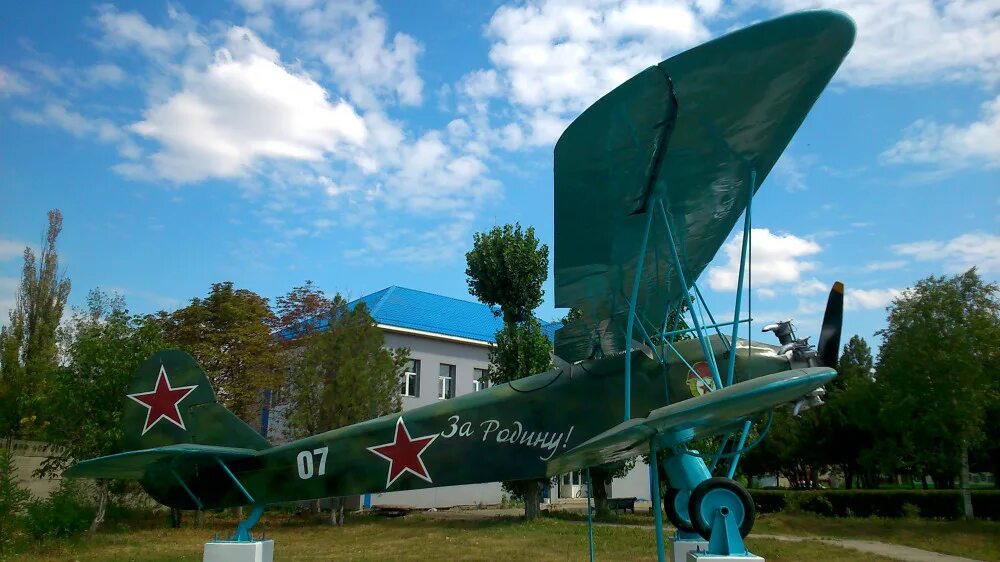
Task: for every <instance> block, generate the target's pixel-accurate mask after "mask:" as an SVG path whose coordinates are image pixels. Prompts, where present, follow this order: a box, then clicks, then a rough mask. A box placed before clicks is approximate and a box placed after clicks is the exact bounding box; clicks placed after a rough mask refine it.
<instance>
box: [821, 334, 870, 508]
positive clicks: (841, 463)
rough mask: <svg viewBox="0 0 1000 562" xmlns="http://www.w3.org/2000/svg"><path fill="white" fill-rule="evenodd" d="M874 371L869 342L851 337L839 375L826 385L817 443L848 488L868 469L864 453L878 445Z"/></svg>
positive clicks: (843, 354) (840, 365)
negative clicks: (876, 440) (865, 465)
mask: <svg viewBox="0 0 1000 562" xmlns="http://www.w3.org/2000/svg"><path fill="white" fill-rule="evenodd" d="M873 371H874V360H873V359H872V352H871V348H870V347H869V346H868V343H867V342H866V341H865V340H864V339H863V338H862V337H861V336H858V335H855V336H853V337H851V339H850V341H848V342H847V345H845V346H844V351H843V353H842V354H841V356H840V361H839V363H838V364H837V378H836V379H834V380H833V381H832V382H831V383H830V384H828V385H826V389H827V396H826V404H825V405H824V406H823V407H822V408H820V409H819V410H818V415H819V426H820V427H819V435H817V436H815V437H816V438H817V441H818V442H817V443H816V445H817V446H818V448H819V449H820V450H821V451H822V452H823V453H824V454H825V455H824V456H825V459H826V461H827V462H828V463H829V464H831V465H835V466H837V467H839V468H840V470H841V472H842V473H843V475H844V484H845V487H846V488H847V489H851V488H852V487H853V486H854V479H855V476H857V475H859V473H860V472H862V471H864V470H865V469H864V468H863V466H862V464H861V459H862V455H863V454H864V453H865V452H866V451H868V450H869V449H871V448H873V447H874V446H875V438H876V433H875V432H876V431H877V429H878V410H879V404H878V402H877V399H876V395H875V381H874V378H873V376H872V374H873ZM872 468H874V467H869V469H868V471H869V472H870V471H871V469H872Z"/></svg>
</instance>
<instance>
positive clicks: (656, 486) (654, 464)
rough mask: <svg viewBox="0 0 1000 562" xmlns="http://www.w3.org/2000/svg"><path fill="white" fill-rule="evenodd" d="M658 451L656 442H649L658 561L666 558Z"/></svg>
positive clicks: (650, 487) (651, 490) (662, 561)
mask: <svg viewBox="0 0 1000 562" xmlns="http://www.w3.org/2000/svg"><path fill="white" fill-rule="evenodd" d="M658 457H659V452H658V451H657V450H656V444H655V443H653V442H652V441H650V442H649V492H650V494H649V495H650V497H651V498H652V499H653V506H652V509H653V520H654V521H655V522H656V559H657V560H658V561H659V562H664V560H666V557H667V555H666V552H665V550H664V546H663V502H662V501H661V500H660V467H659V459H658Z"/></svg>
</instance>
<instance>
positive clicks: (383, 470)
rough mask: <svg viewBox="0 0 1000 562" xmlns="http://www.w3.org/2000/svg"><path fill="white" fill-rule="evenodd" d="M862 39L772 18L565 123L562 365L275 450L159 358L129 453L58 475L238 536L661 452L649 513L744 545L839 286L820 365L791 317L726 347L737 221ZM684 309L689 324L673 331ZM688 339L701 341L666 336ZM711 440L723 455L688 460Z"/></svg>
mask: <svg viewBox="0 0 1000 562" xmlns="http://www.w3.org/2000/svg"><path fill="white" fill-rule="evenodd" d="M853 40H854V25H853V23H852V22H851V20H850V18H848V17H847V16H846V15H844V14H842V13H840V12H830V11H810V12H800V13H795V14H791V15H787V16H783V17H779V18H777V19H774V20H770V21H766V22H763V23H760V24H757V25H754V26H751V27H748V28H746V29H742V30H739V31H736V32H733V33H730V34H728V35H725V36H723V37H720V38H718V39H715V40H713V41H710V42H708V43H705V44H703V45H700V46H698V47H695V48H693V49H691V50H689V51H686V52H683V53H681V54H679V55H676V56H674V57H672V58H670V59H667V60H665V61H663V62H661V63H660V64H658V65H655V66H652V67H650V68H647V69H646V70H644V71H642V72H640V73H639V74H637V75H636V76H634V77H632V78H631V79H629V80H628V81H626V82H625V83H623V84H621V85H620V86H618V87H617V88H615V89H614V90H612V91H611V92H610V93H608V94H607V95H605V96H604V97H602V98H601V99H600V100H598V101H597V102H596V103H594V104H593V105H592V106H591V107H590V108H589V109H587V110H586V111H585V112H583V114H581V115H580V116H579V117H578V118H577V119H576V120H575V121H574V122H573V123H572V124H570V125H569V127H568V128H567V129H566V131H565V132H564V133H563V135H562V137H561V138H560V139H559V141H558V143H557V144H556V147H555V227H556V229H555V248H554V250H555V298H556V305H557V306H560V307H573V308H575V309H577V310H579V311H581V312H582V317H581V318H580V319H579V320H578V321H576V322H574V323H571V324H569V325H567V326H565V327H563V328H562V329H561V330H560V331H559V332H558V333H557V335H556V348H555V354H556V356H557V361H556V363H557V365H558V368H556V369H554V370H551V371H549V372H545V373H540V374H537V375H533V376H530V377H527V378H524V379H521V380H518V381H514V382H511V383H508V384H502V385H497V386H494V387H492V388H489V389H486V390H484V391H480V392H476V393H472V394H468V395H464V396H460V397H457V398H453V399H450V400H446V401H440V402H438V403H436V404H432V405H429V406H424V407H421V408H416V409H413V410H408V411H406V412H403V413H400V414H393V415H390V416H385V417H382V418H378V419H374V420H370V421H366V422H363V423H359V424H356V425H352V426H349V427H344V428H341V429H337V430H334V431H329V432H326V433H322V434H319V435H315V436H312V437H308V438H305V439H301V440H298V441H294V442H291V443H287V444H283V445H279V446H272V445H271V443H269V442H268V441H267V440H266V439H265V438H264V437H262V436H261V435H259V434H258V433H257V432H256V431H254V430H253V429H252V428H250V427H249V426H247V425H246V424H244V423H243V422H242V421H240V420H239V419H238V418H237V417H236V416H235V415H233V414H232V413H230V412H229V411H227V410H226V409H225V408H224V407H222V406H221V405H220V404H219V403H218V402H217V399H216V396H215V393H214V392H213V390H212V387H211V385H210V384H209V382H208V379H207V378H206V376H205V374H204V372H203V371H202V370H201V369H200V368H199V366H198V365H197V364H196V363H195V361H194V360H193V359H192V358H191V357H190V356H188V355H187V354H186V353H184V352H182V351H177V350H171V351H164V352H161V353H157V354H156V355H154V356H153V357H152V358H150V359H149V360H148V361H147V362H146V363H145V364H144V365H143V366H142V367H141V368H140V369H139V371H138V372H137V373H136V375H135V378H134V379H133V380H132V381H131V383H130V385H129V388H128V391H127V396H126V397H124V400H125V404H126V407H125V410H124V414H123V423H124V424H125V445H126V452H123V453H120V454H116V455H111V456H107V457H101V458H96V459H91V460H86V461H83V462H80V463H78V464H76V465H74V466H73V467H71V468H70V469H69V470H68V471H67V472H66V476H80V477H91V478H131V479H137V480H139V481H140V482H141V484H142V486H143V487H144V488H145V489H146V491H147V492H149V494H150V495H151V496H152V497H154V498H155V499H156V500H157V501H159V502H161V503H163V504H165V505H168V506H172V507H177V508H181V509H203V508H220V507H227V506H239V505H253V506H254V507H255V509H254V511H253V512H252V514H251V516H250V518H249V519H248V520H247V521H245V522H243V523H241V525H240V528H239V529H238V533H237V535H238V538H244V539H245V538H248V537H249V529H250V527H251V526H252V525H253V524H254V523H255V522H256V520H257V518H259V516H260V513H261V512H262V510H263V507H264V506H265V505H267V504H272V503H278V502H289V501H298V500H309V499H314V498H324V497H332V496H347V495H355V494H364V493H377V492H384V491H396V490H407V489H415V488H428V487H434V486H450V485H456V484H472V483H479V482H495V481H499V480H520V479H544V478H549V477H552V476H554V475H558V474H563V473H566V472H570V471H575V470H581V469H586V468H587V467H592V466H597V465H600V464H603V463H606V462H611V461H616V460H620V459H625V458H629V457H633V456H636V455H638V454H641V453H654V454H652V455H651V456H650V459H651V467H650V469H651V470H650V479H651V495H652V497H653V500H654V502H655V503H654V505H657V504H659V503H660V497H659V496H660V485H659V481H660V479H661V478H662V477H665V478H666V479H667V482H668V484H669V486H668V492H667V495H666V498H664V500H665V501H664V504H665V508H666V512H667V515H668V517H669V518H670V519H671V521H672V522H673V523H674V524H675V525H676V526H677V527H678V528H679V529H681V530H683V531H690V532H697V533H699V534H701V535H702V536H703V537H705V538H706V539H708V538H709V537H711V536H713V534H718V533H713V529H714V528H718V525H720V524H721V525H723V526H725V525H728V526H729V527H728V528H730V529H738V531H739V535H741V536H745V535H746V534H747V533H748V532H749V531H750V528H751V527H752V525H753V520H754V513H755V509H754V505H753V501H752V500H751V499H750V497H749V494H748V493H747V492H746V490H745V489H743V487H742V486H741V485H739V484H738V483H737V482H735V481H734V480H732V477H733V473H734V471H735V469H736V465H737V464H738V462H739V456H740V455H741V454H742V453H743V452H744V451H745V450H746V449H747V448H748V447H750V446H753V443H750V444H748V443H747V437H748V433H749V430H750V426H751V422H753V421H755V420H758V419H763V418H764V416H766V415H768V413H771V414H773V410H774V408H776V407H778V406H781V405H785V404H791V405H792V407H794V408H795V410H796V412H797V411H799V410H801V409H802V408H806V407H810V406H813V405H816V404H818V403H820V402H821V400H820V397H821V395H822V386H823V384H824V383H826V382H827V381H829V380H831V379H832V378H834V377H835V376H836V372H835V371H834V370H833V368H832V367H833V366H834V365H835V364H836V361H837V350H838V347H839V340H840V324H841V318H842V309H843V286H842V285H840V284H839V283H837V284H835V285H834V288H833V290H832V291H831V293H830V297H829V299H828V303H827V310H826V315H825V317H824V320H823V331H822V333H821V335H820V339H819V341H818V350H814V349H813V348H812V346H810V345H809V342H808V338H804V339H796V337H795V334H794V332H793V331H792V328H791V324H790V323H789V322H787V321H786V322H779V323H777V324H774V325H771V326H768V327H767V328H765V329H766V330H771V331H774V332H775V334H776V335H777V336H778V339H779V342H778V343H779V345H777V346H776V345H768V344H764V343H759V342H755V341H751V340H749V339H743V338H739V337H737V329H738V328H739V327H740V326H741V325H742V324H747V326H749V320H750V319H749V318H744V319H740V318H739V314H740V311H741V295H742V288H743V285H744V278H745V277H749V276H750V275H751V273H752V271H747V269H748V268H747V249H748V246H749V243H750V236H751V230H750V225H751V221H750V218H751V213H750V210H751V208H750V205H751V202H752V198H753V195H754V193H755V192H756V190H757V189H758V187H759V185H760V183H761V182H763V181H764V179H765V178H766V177H767V174H768V172H770V170H771V168H772V167H773V166H774V163H775V162H776V161H777V159H778V157H779V156H780V154H781V153H782V151H783V150H784V148H785V146H786V145H787V144H788V142H789V141H790V140H791V138H792V135H793V134H794V133H795V131H796V130H797V129H798V127H799V125H800V124H801V123H802V121H803V120H804V119H805V116H806V114H807V113H808V111H809V110H810V108H811V107H812V105H813V104H814V103H815V101H816V100H817V98H818V97H819V95H820V93H821V92H822V91H823V89H824V88H825V87H826V85H827V84H828V82H829V81H830V80H831V78H832V77H833V75H834V73H835V72H836V70H837V68H838V67H839V66H840V64H841V62H842V61H843V59H844V57H845V56H846V55H847V52H848V51H849V49H850V47H851V45H852V43H853ZM740 215H744V222H743V233H744V235H743V238H742V244H743V246H742V257H741V264H740V270H739V272H738V283H737V292H736V295H737V298H736V305H735V310H734V313H733V320H732V321H730V322H716V321H715V319H714V316H712V315H711V312H710V311H708V310H707V306H705V303H704V300H703V299H702V298H701V293H700V290H699V289H698V287H697V285H696V284H695V280H696V279H697V278H698V277H699V276H700V275H701V273H702V272H703V270H704V269H705V267H706V266H707V264H708V263H709V261H710V260H711V259H712V258H713V256H715V254H716V252H717V251H718V249H719V248H720V247H721V245H722V244H723V242H724V241H725V240H726V238H727V236H728V235H729V233H730V232H731V231H732V230H733V228H734V226H735V225H736V223H737V220H738V219H739V216H740ZM685 311H686V312H687V314H689V318H690V319H689V324H690V325H693V326H694V327H693V328H690V329H683V330H678V329H676V327H675V324H674V321H675V320H676V319H677V318H680V317H682V316H683V314H684V313H685ZM705 313H707V314H708V315H709V316H708V320H707V321H706V320H705V318H704V314H705ZM748 329H749V328H748ZM709 331H714V334H711V335H710V334H709ZM724 331H725V332H728V333H723V332H724ZM683 332H686V333H691V334H693V335H694V336H695V338H694V339H688V340H683V341H675V338H676V337H677V336H678V335H679V334H680V333H683ZM764 432H765V433H766V428H765V430H764ZM711 436H722V444H721V446H719V449H718V450H717V451H716V452H715V453H714V454H702V453H699V452H697V451H693V450H690V449H689V447H688V445H689V444H690V443H691V442H692V441H694V440H697V439H701V438H705V437H711ZM756 441H758V442H759V438H758V439H757V440H756ZM657 452H659V453H660V454H659V455H657V454H655V453H657ZM720 459H728V460H729V462H728V463H719V460H720ZM706 461H708V462H706ZM723 464H726V465H728V469H727V471H726V472H725V473H724V474H720V475H719V476H714V477H713V474H712V471H713V470H715V469H718V468H719V467H720V466H722V465H723ZM655 511H656V517H657V524H658V527H659V528H660V529H662V526H661V521H660V519H659V510H655ZM720 522H721V523H720ZM662 538H663V537H662V532H661V533H659V536H658V540H659V541H660V543H659V550H660V554H661V555H662V552H663V551H662V548H663V547H662ZM737 540H738V539H737ZM739 544H740V545H741V544H742V543H739Z"/></svg>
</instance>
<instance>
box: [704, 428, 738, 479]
mask: <svg viewBox="0 0 1000 562" xmlns="http://www.w3.org/2000/svg"><path fill="white" fill-rule="evenodd" d="M732 437H733V434H732V432H729V433H726V436H725V437H723V438H722V442H721V443H719V448H718V449H716V451H715V455H713V456H712V464H710V465H709V466H708V471H709V472H711V473H712V474H715V467H716V465H718V464H719V459H720V458H722V452H723V451H725V450H726V445H728V444H729V440H730V439H731V438H732Z"/></svg>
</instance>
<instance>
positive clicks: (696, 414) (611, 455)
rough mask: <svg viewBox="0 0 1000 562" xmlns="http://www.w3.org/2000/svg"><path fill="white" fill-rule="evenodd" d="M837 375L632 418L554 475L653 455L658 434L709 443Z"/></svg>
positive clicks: (767, 380)
mask: <svg viewBox="0 0 1000 562" xmlns="http://www.w3.org/2000/svg"><path fill="white" fill-rule="evenodd" d="M836 376H837V372H836V371H834V370H833V369H831V368H829V367H809V368H806V369H793V370H791V371H782V372H780V373H774V374H770V375H765V376H762V377H757V378H754V379H751V380H748V381H746V382H741V383H738V384H734V385H732V386H729V387H726V388H723V389H721V390H717V391H715V392H709V393H707V394H704V395H701V396H698V397H695V398H691V399H688V400H682V401H680V402H676V403H674V404H671V405H669V406H664V407H662V408H657V409H656V410H653V411H652V412H650V413H649V415H648V416H646V417H645V418H634V419H631V420H628V421H626V422H623V423H621V424H618V425H617V426H615V427H613V428H611V429H609V430H608V431H605V432H604V433H602V434H600V435H598V436H596V437H594V438H593V439H590V440H589V441H586V442H585V443H582V444H580V445H579V446H577V447H574V448H573V449H571V450H569V451H567V452H566V453H565V454H563V455H560V456H558V457H555V458H553V459H552V460H551V461H549V463H548V466H547V468H546V471H547V472H548V473H549V474H550V475H555V474H563V473H566V472H571V471H574V470H580V469H583V468H586V467H589V466H597V465H601V464H604V463H609V462H615V461H619V460H623V459H627V458H631V457H634V456H636V455H638V454H641V453H643V452H648V451H649V441H650V439H653V438H655V437H656V436H657V434H659V435H660V436H662V437H664V438H665V441H666V442H668V443H669V442H670V441H671V436H674V435H679V434H681V433H687V435H686V436H685V437H684V438H682V439H681V438H677V439H676V441H677V442H681V441H683V442H687V441H690V440H693V439H702V438H705V437H711V436H713V435H717V434H719V433H723V432H725V431H730V430H732V429H734V428H736V427H738V426H739V425H740V424H741V423H742V422H743V421H744V420H747V419H751V418H753V417H754V416H756V415H758V414H760V413H761V412H764V411H766V410H769V409H771V408H774V407H776V406H780V405H781V404H784V403H788V402H793V401H795V400H796V399H798V398H800V397H802V396H804V395H806V394H808V393H810V392H812V391H813V390H816V389H817V388H819V387H821V386H823V385H824V384H826V383H827V382H829V381H830V380H832V379H833V378H834V377H836Z"/></svg>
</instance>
